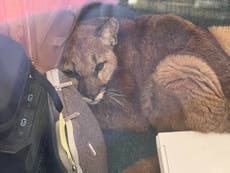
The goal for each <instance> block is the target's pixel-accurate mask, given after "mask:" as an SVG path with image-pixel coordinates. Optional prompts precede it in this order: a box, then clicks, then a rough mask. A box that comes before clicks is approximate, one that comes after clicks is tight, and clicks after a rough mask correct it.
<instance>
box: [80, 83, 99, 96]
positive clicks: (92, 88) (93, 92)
mask: <svg viewBox="0 0 230 173" xmlns="http://www.w3.org/2000/svg"><path fill="white" fill-rule="evenodd" d="M100 89H101V87H100V85H98V82H95V81H92V80H82V81H80V82H79V83H78V91H79V92H80V93H81V95H82V96H84V97H87V98H89V99H91V100H95V98H96V97H97V95H98V94H99V92H100Z"/></svg>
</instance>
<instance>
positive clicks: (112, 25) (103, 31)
mask: <svg viewBox="0 0 230 173" xmlns="http://www.w3.org/2000/svg"><path fill="white" fill-rule="evenodd" d="M118 30H119V23H118V21H117V20H116V19H115V18H109V19H108V20H107V21H106V22H105V24H104V25H102V27H101V28H100V29H99V31H98V33H97V35H98V36H99V38H100V39H101V41H102V42H103V43H104V44H106V45H108V46H115V45H116V44H117V32H118Z"/></svg>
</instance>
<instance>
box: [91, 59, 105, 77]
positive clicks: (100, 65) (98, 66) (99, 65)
mask: <svg viewBox="0 0 230 173" xmlns="http://www.w3.org/2000/svg"><path fill="white" fill-rule="evenodd" d="M104 64H105V61H104V62H101V63H98V64H97V65H96V67H95V69H94V72H95V73H96V74H98V73H99V72H100V71H101V70H102V69H103V68H104Z"/></svg>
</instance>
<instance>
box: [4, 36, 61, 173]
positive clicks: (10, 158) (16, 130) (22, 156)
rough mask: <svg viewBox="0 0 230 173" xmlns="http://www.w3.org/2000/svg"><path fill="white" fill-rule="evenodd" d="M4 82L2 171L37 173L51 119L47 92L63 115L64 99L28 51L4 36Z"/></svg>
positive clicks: (6, 172)
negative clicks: (38, 67)
mask: <svg viewBox="0 0 230 173" xmlns="http://www.w3.org/2000/svg"><path fill="white" fill-rule="evenodd" d="M0 81H1V85H0V169H1V171H0V172H1V173H11V172H17V173H24V172H31V173H32V172H33V173H35V172H36V170H35V167H36V164H37V163H38V160H37V157H38V153H39V151H40V150H41V148H40V143H41V142H42V137H43V134H44V132H45V128H46V127H47V125H48V123H47V122H48V119H49V117H48V116H49V111H48V102H47V91H48V93H49V94H50V96H51V98H52V100H53V102H54V105H55V107H56V109H57V110H58V111H59V112H61V111H62V108H63V106H62V103H61V100H60V99H59V97H58V95H57V93H56V90H55V89H54V88H53V86H52V85H51V84H50V83H49V82H48V80H47V79H46V78H45V77H44V76H43V75H41V74H40V73H39V72H38V71H37V70H36V69H35V68H34V67H33V65H32V63H31V61H30V60H29V58H28V57H27V56H26V54H25V52H24V49H23V48H22V47H21V46H20V45H19V44H18V43H16V42H15V41H13V40H11V39H10V38H8V37H6V36H2V35H0Z"/></svg>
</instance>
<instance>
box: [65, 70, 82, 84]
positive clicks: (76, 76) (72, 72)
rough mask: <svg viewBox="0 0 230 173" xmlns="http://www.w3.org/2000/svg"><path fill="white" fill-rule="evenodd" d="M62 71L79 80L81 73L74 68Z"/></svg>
mask: <svg viewBox="0 0 230 173" xmlns="http://www.w3.org/2000/svg"><path fill="white" fill-rule="evenodd" d="M64 73H65V74H66V75H67V76H68V77H71V78H76V79H77V80H78V81H79V80H81V74H80V73H78V72H77V71H76V70H73V71H72V70H68V71H64Z"/></svg>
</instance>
